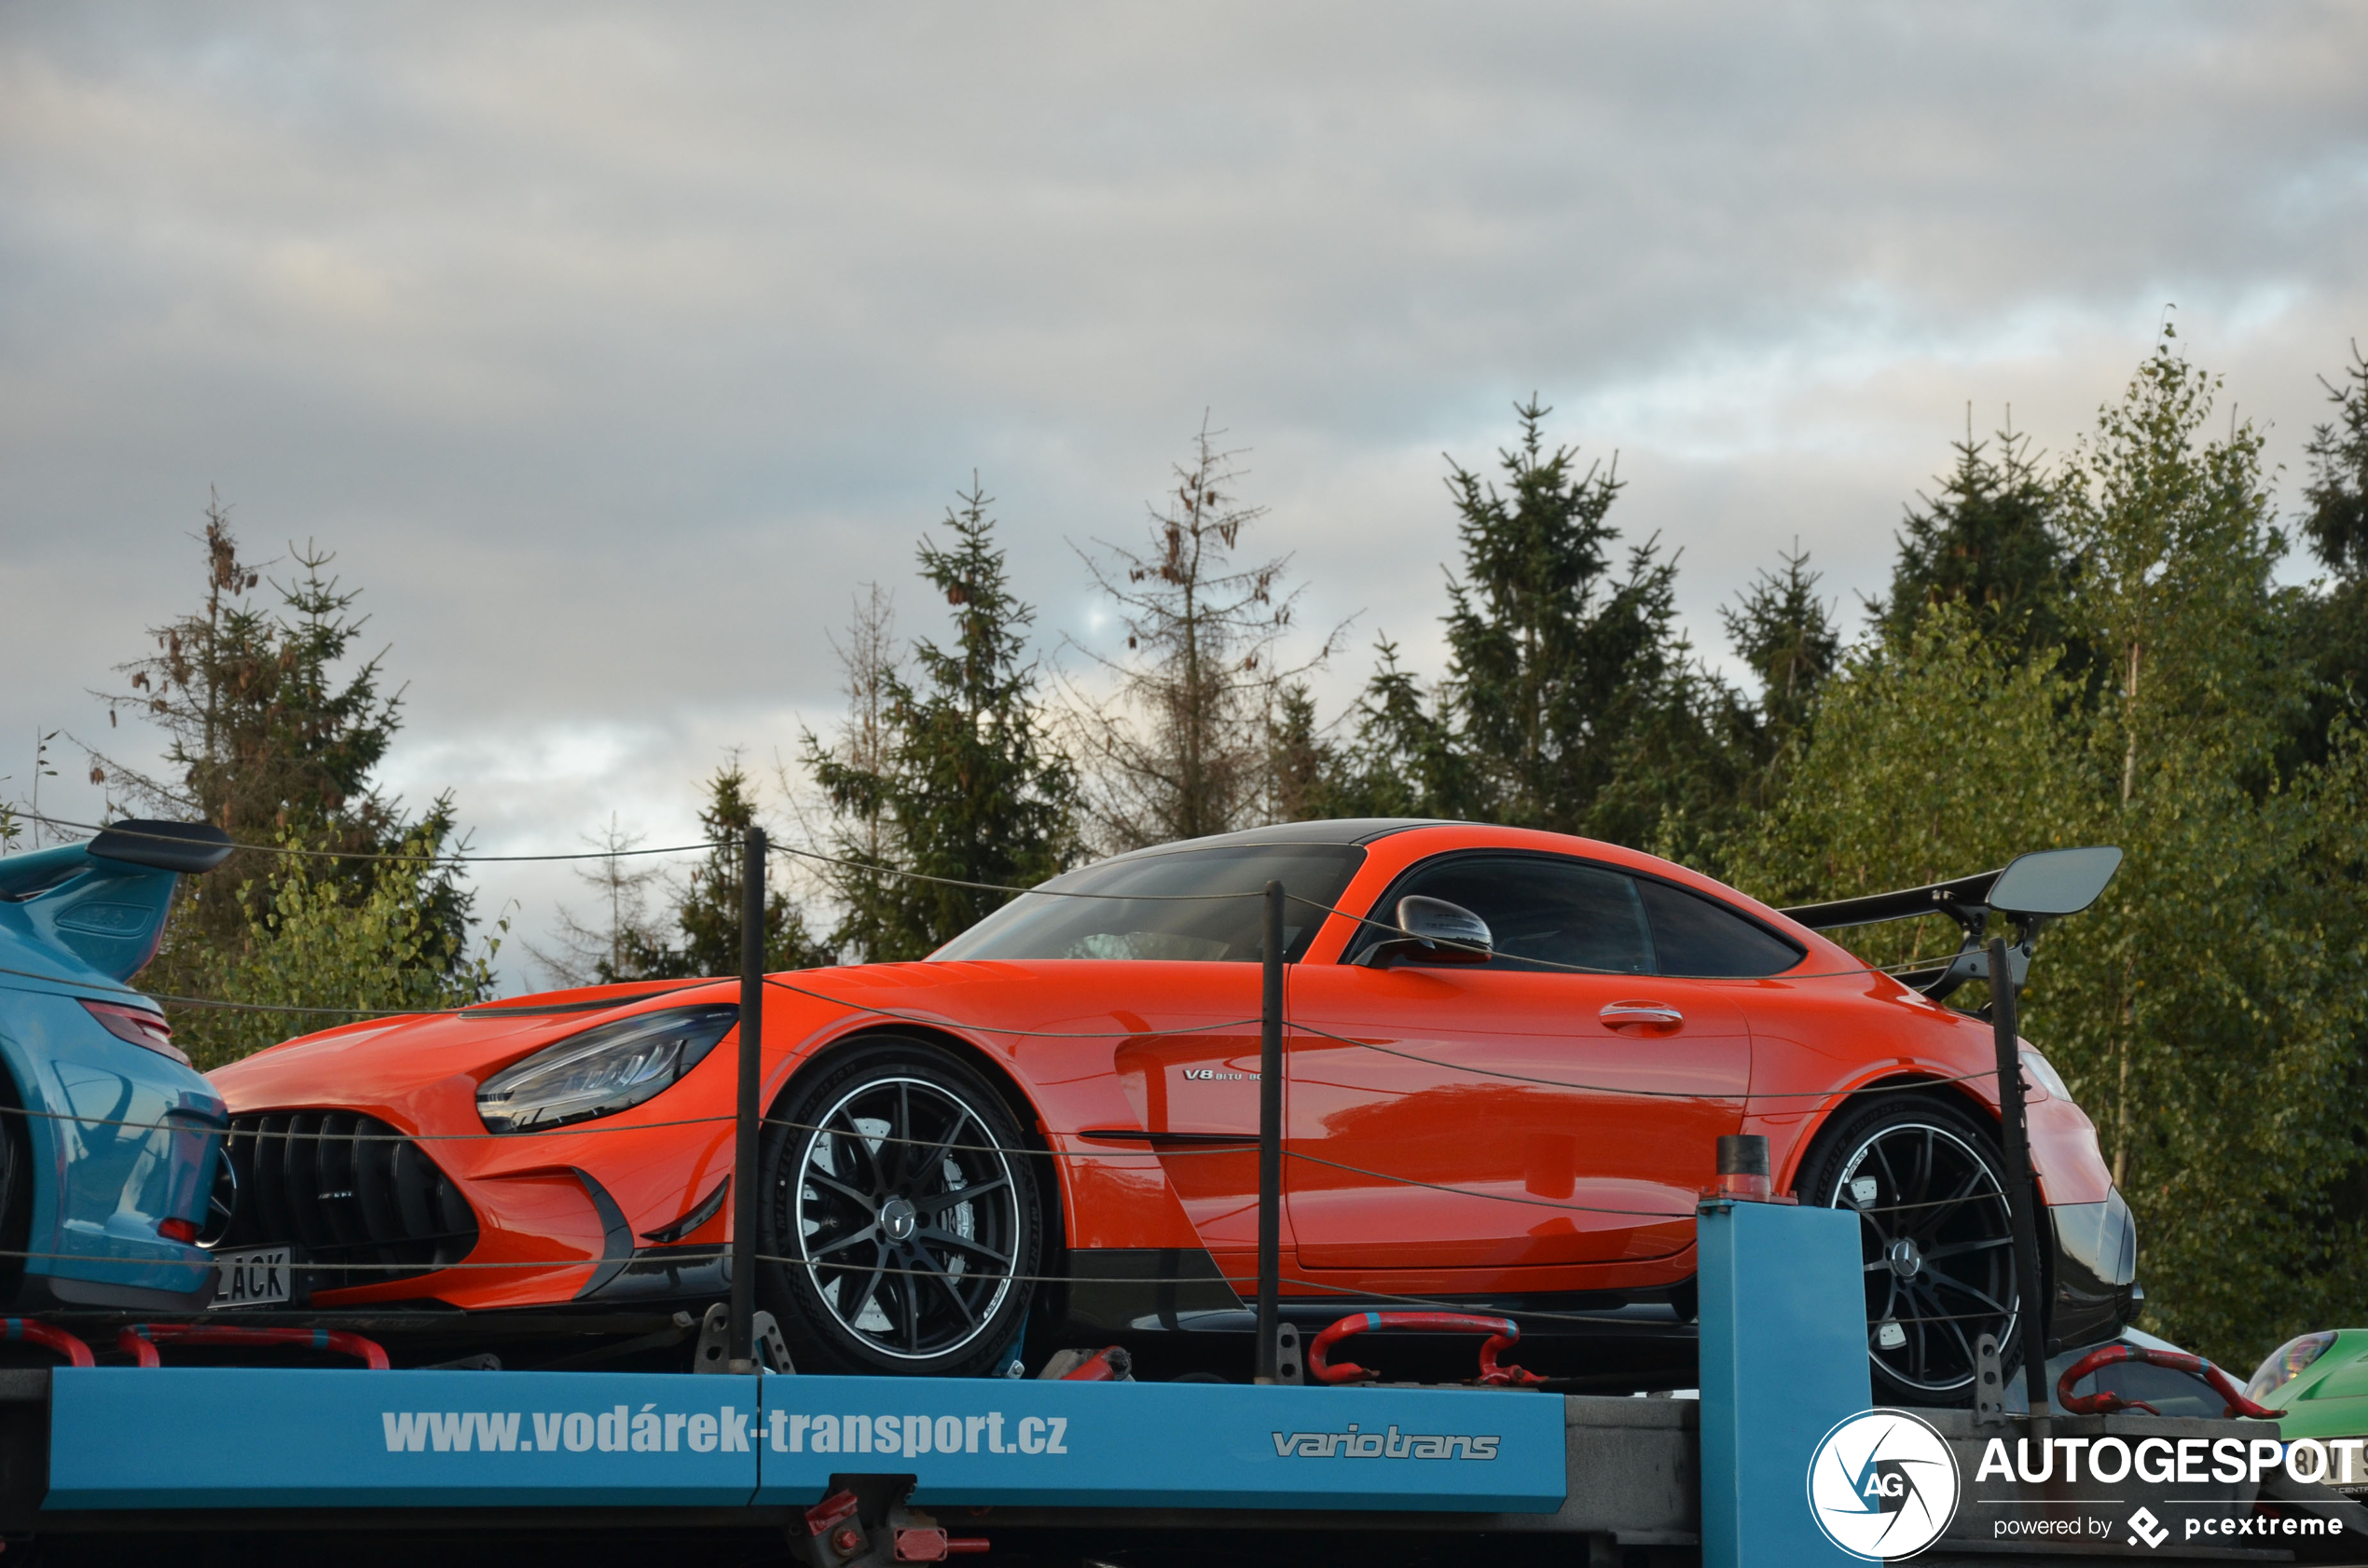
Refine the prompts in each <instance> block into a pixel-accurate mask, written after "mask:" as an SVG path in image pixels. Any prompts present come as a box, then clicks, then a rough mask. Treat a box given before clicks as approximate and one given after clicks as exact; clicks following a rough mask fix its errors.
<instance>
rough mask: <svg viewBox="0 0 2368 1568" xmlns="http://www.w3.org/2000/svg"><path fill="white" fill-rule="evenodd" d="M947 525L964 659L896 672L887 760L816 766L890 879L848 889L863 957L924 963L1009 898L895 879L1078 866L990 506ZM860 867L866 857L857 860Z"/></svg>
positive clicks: (930, 573) (815, 758)
mask: <svg viewBox="0 0 2368 1568" xmlns="http://www.w3.org/2000/svg"><path fill="white" fill-rule="evenodd" d="M960 500H961V502H962V506H961V509H960V510H959V511H954V510H949V511H948V512H947V513H946V518H945V522H946V527H947V528H948V529H949V530H952V532H953V535H954V538H953V543H951V544H950V545H949V546H947V547H945V548H940V547H939V546H938V545H937V544H935V543H932V542H931V541H929V539H927V538H924V539H923V540H922V542H921V548H920V562H921V576H922V578H923V579H924V580H925V581H927V582H928V583H929V585H931V586H933V587H934V588H936V589H937V590H938V591H939V592H940V593H942V594H943V595H944V596H945V601H946V603H947V604H949V605H951V606H953V608H954V612H955V614H954V619H955V637H954V641H953V643H952V644H951V645H950V646H947V647H940V646H939V645H937V644H936V643H933V642H927V641H924V642H918V643H916V644H915V645H914V648H913V657H914V661H915V663H916V665H917V666H918V673H919V681H918V683H916V682H915V681H910V680H908V679H907V678H906V677H905V675H904V674H903V672H902V670H901V669H897V668H888V669H884V670H882V671H880V672H879V675H878V679H879V680H880V681H881V682H882V684H883V689H884V691H885V693H886V702H885V704H884V714H883V718H882V728H883V737H882V741H881V744H880V745H879V747H878V748H877V755H876V758H875V760H870V761H867V760H866V759H864V758H863V757H861V756H860V755H849V754H846V753H844V752H842V753H833V752H830V751H826V750H823V749H822V747H821V746H820V745H819V743H818V742H817V741H816V740H815V738H814V737H813V736H810V735H809V736H806V747H805V750H806V760H807V763H808V765H809V766H810V767H811V768H812V769H813V771H814V777H815V780H816V782H817V783H819V785H820V786H821V788H822V791H823V793H824V795H825V797H826V798H827V799H828V801H829V803H830V805H831V809H832V810H833V813H834V814H835V815H836V816H837V817H838V818H840V819H841V820H842V821H843V822H853V823H856V824H860V825H864V826H865V827H866V828H867V829H869V828H876V829H877V830H878V832H880V835H881V839H880V842H881V843H882V845H883V848H884V851H885V852H883V853H879V854H877V855H876V856H874V857H872V858H870V859H869V860H867V861H866V863H869V864H876V865H878V866H880V867H881V868H882V874H880V875H879V876H878V878H877V879H876V880H872V879H869V878H864V877H862V876H861V875H860V873H859V875H858V876H857V877H856V878H852V879H849V880H847V881H846V882H844V883H843V884H842V896H846V895H847V893H848V892H852V894H853V895H854V896H853V897H852V898H850V899H849V900H848V904H847V915H846V916H845V917H844V919H843V920H842V922H841V924H840V926H839V928H838V929H837V930H835V931H834V932H833V945H834V946H836V947H838V948H840V949H841V950H843V951H849V952H852V953H853V954H855V955H858V956H861V957H863V958H866V959H871V960H874V961H888V960H895V959H902V958H918V957H921V956H924V955H926V954H928V953H929V952H930V951H931V950H933V949H935V948H937V947H939V946H941V945H943V943H944V942H946V941H947V940H949V939H950V938H952V937H953V936H955V935H956V934H957V933H958V932H960V931H962V930H964V929H967V928H969V927H971V926H972V925H974V924H976V923H977V922H978V920H979V919H980V918H981V917H982V916H984V915H986V914H987V913H988V912H990V911H992V910H993V909H995V908H996V907H997V906H998V905H999V904H1001V903H1002V902H1003V901H1004V899H1005V898H1006V896H1007V895H1005V894H1002V893H998V892H994V891H991V890H987V889H983V888H975V887H948V886H945V885H943V884H941V883H929V882H916V881H914V880H912V879H910V878H908V877H897V876H893V875H888V874H886V871H887V868H888V867H891V866H892V867H895V868H897V869H901V870H904V871H909V872H918V873H922V874H923V875H927V876H933V877H944V878H949V879H953V880H957V881H963V882H977V883H988V884H996V885H1001V886H1019V887H1026V886H1028V885H1030V884H1033V883H1037V882H1040V881H1042V880H1044V879H1045V878H1046V877H1049V876H1053V875H1055V874H1057V873H1060V872H1061V871H1062V870H1064V869H1066V868H1067V866H1068V865H1069V864H1070V862H1071V861H1072V860H1073V859H1074V858H1075V856H1076V854H1077V831H1076V816H1077V784H1076V778H1075V775H1074V773H1073V771H1072V769H1071V767H1070V765H1069V763H1068V760H1067V758H1066V757H1065V756H1063V755H1062V753H1061V751H1060V750H1059V748H1058V747H1057V746H1056V745H1055V744H1054V743H1053V741H1052V739H1051V738H1050V737H1049V736H1047V735H1046V734H1045V731H1044V725H1043V722H1042V717H1041V711H1040V707H1039V697H1038V689H1039V678H1038V672H1037V666H1036V664H1035V661H1034V660H1032V659H1029V658H1027V657H1026V628H1027V626H1028V625H1029V623H1030V622H1031V621H1033V620H1034V618H1035V612H1034V611H1032V610H1031V609H1029V607H1028V606H1026V605H1025V604H1023V603H1021V602H1020V601H1019V599H1018V598H1016V597H1015V596H1014V595H1013V594H1012V590H1011V586H1010V582H1009V578H1008V575H1007V573H1006V571H1005V567H1004V553H1003V551H1002V549H1001V548H1000V547H999V546H998V545H997V544H996V543H994V531H995V524H994V521H993V519H991V518H990V517H988V516H987V515H986V507H987V503H988V498H987V496H986V495H985V493H984V491H983V490H981V489H980V488H977V486H976V485H975V484H974V485H973V486H972V488H971V490H970V491H969V492H968V493H967V494H963V495H961V496H960ZM853 858H856V859H859V860H862V859H864V858H863V857H860V856H859V857H853Z"/></svg>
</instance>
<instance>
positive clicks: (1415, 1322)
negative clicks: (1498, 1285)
mask: <svg viewBox="0 0 2368 1568" xmlns="http://www.w3.org/2000/svg"><path fill="white" fill-rule="evenodd" d="M1368 1328H1428V1329H1431V1330H1433V1331H1434V1332H1442V1333H1449V1334H1486V1335H1487V1336H1489V1339H1488V1342H1487V1343H1485V1344H1483V1345H1481V1346H1480V1376H1479V1377H1477V1378H1475V1379H1473V1380H1472V1381H1473V1382H1478V1383H1481V1384H1483V1385H1485V1386H1487V1387H1490V1388H1534V1387H1535V1386H1536V1385H1537V1384H1539V1383H1542V1382H1545V1381H1546V1380H1545V1379H1544V1378H1541V1377H1539V1376H1538V1375H1537V1374H1536V1373H1535V1372H1525V1371H1523V1370H1521V1369H1520V1368H1519V1367H1499V1366H1498V1365H1497V1364H1496V1353H1497V1352H1498V1351H1500V1350H1504V1349H1506V1348H1507V1347H1508V1346H1509V1345H1512V1344H1514V1343H1516V1342H1517V1341H1519V1340H1520V1339H1521V1326H1520V1325H1518V1324H1516V1323H1515V1322H1514V1321H1513V1320H1512V1319H1511V1318H1509V1317H1477V1316H1474V1315H1473V1314H1470V1313H1351V1314H1348V1315H1347V1316H1346V1317H1344V1318H1342V1319H1341V1320H1340V1321H1339V1322H1338V1323H1335V1324H1333V1325H1332V1326H1331V1327H1329V1328H1327V1329H1325V1330H1324V1331H1323V1332H1322V1333H1320V1334H1318V1335H1316V1336H1315V1342H1314V1343H1313V1344H1310V1345H1309V1346H1308V1347H1307V1369H1308V1370H1309V1371H1310V1372H1313V1373H1314V1374H1315V1380H1316V1381H1317V1382H1366V1381H1369V1380H1370V1379H1373V1378H1377V1377H1379V1376H1381V1374H1380V1373H1379V1372H1369V1371H1367V1370H1366V1369H1364V1368H1362V1367H1359V1366H1357V1365H1356V1363H1355V1362H1353V1361H1343V1362H1342V1363H1341V1364H1340V1365H1339V1366H1337V1367H1332V1366H1327V1365H1326V1364H1325V1361H1324V1353H1325V1352H1326V1351H1328V1350H1329V1349H1331V1348H1332V1346H1334V1345H1336V1344H1338V1343H1340V1341H1342V1340H1345V1339H1347V1338H1348V1337H1349V1336H1350V1335H1351V1334H1362V1333H1363V1332H1365V1331H1366V1330H1367V1329H1368Z"/></svg>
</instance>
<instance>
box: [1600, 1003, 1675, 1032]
mask: <svg viewBox="0 0 2368 1568" xmlns="http://www.w3.org/2000/svg"><path fill="white" fill-rule="evenodd" d="M1595 1016H1596V1017H1598V1018H1600V1019H1602V1020H1603V1021H1604V1023H1606V1024H1608V1025H1611V1026H1612V1027H1613V1028H1615V1029H1618V1028H1622V1027H1628V1026H1634V1025H1645V1026H1646V1027H1651V1028H1663V1029H1672V1028H1675V1027H1676V1026H1677V1025H1680V1024H1683V1023H1685V1022H1686V1015H1685V1014H1684V1013H1682V1012H1680V1011H1677V1010H1676V1009H1675V1008H1673V1007H1672V1006H1670V1005H1669V1004H1668V1003H1667V1002H1612V1003H1610V1004H1608V1005H1607V1006H1605V1007H1604V1010H1603V1011H1600V1012H1598V1013H1597V1014H1596V1015H1595Z"/></svg>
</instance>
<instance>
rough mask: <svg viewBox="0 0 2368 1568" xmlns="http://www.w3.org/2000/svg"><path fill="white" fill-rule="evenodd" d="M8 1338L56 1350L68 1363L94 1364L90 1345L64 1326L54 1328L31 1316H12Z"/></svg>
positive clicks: (81, 1365)
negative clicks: (91, 1358)
mask: <svg viewBox="0 0 2368 1568" xmlns="http://www.w3.org/2000/svg"><path fill="white" fill-rule="evenodd" d="M7 1325H8V1332H7V1338H9V1339H11V1340H21V1341H24V1342H25V1343H26V1344H29V1345H39V1346H41V1347H42V1348H43V1349H45V1350H54V1351H56V1352H57V1353H58V1354H59V1355H62V1356H64V1357H65V1358H66V1361H67V1362H68V1364H70V1365H72V1366H76V1367H88V1366H90V1365H92V1364H93V1363H92V1362H91V1360H90V1347H89V1345H86V1344H84V1343H83V1342H82V1341H80V1340H78V1339H76V1338H75V1337H74V1336H73V1335H72V1334H69V1333H67V1332H66V1331H65V1330H64V1329H62V1328H52V1327H49V1326H48V1324H46V1323H42V1322H38V1321H36V1320H35V1319H33V1318H30V1317H12V1318H9V1319H8V1320H7Z"/></svg>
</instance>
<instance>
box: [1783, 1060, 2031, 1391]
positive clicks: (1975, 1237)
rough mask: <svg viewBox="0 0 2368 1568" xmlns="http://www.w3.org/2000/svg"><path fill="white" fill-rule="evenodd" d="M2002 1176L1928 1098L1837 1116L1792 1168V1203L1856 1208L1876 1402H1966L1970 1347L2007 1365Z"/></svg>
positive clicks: (2008, 1253) (2010, 1275)
mask: <svg viewBox="0 0 2368 1568" xmlns="http://www.w3.org/2000/svg"><path fill="white" fill-rule="evenodd" d="M2004 1177H2005V1167H2004V1164H2003V1161H2002V1160H2001V1159H2000V1158H1999V1155H1998V1152H1997V1149H1996V1148H1995V1138H1994V1135H1992V1134H1991V1133H1990V1131H1989V1129H1988V1128H1986V1127H1984V1126H1983V1125H1982V1124H1981V1123H1980V1122H1979V1121H1976V1119H1975V1118H1974V1117H1973V1116H1972V1115H1971V1114H1969V1113H1968V1112H1966V1111H1964V1110H1962V1109H1961V1108H1960V1107H1957V1106H1954V1105H1951V1104H1950V1103H1948V1101H1947V1100H1945V1099H1942V1098H1940V1097H1939V1096H1937V1095H1934V1094H1929V1093H1903V1092H1897V1091H1893V1092H1889V1093H1874V1094H1870V1095H1868V1096H1867V1097H1866V1098H1865V1100H1863V1101H1862V1102H1861V1103H1860V1104H1859V1105H1858V1106H1856V1107H1852V1108H1851V1109H1849V1110H1845V1111H1843V1112H1842V1113H1841V1114H1840V1115H1839V1116H1838V1117H1837V1118H1836V1119H1835V1121H1834V1122H1833V1124H1832V1125H1831V1126H1830V1127H1828V1128H1827V1130H1826V1131H1825V1133H1824V1135H1822V1136H1821V1137H1820V1138H1819V1140H1818V1146H1817V1148H1815V1149H1814V1150H1812V1151H1811V1153H1810V1158H1809V1160H1808V1162H1806V1163H1805V1164H1804V1165H1803V1166H1802V1168H1801V1175H1800V1180H1799V1182H1798V1183H1797V1187H1796V1190H1797V1192H1798V1193H1799V1195H1800V1199H1801V1202H1803V1203H1805V1204H1822V1205H1824V1206H1825V1207H1828V1208H1846V1209H1854V1210H1856V1211H1857V1214H1858V1219H1859V1225H1858V1235H1859V1249H1860V1255H1861V1258H1862V1259H1863V1260H1864V1269H1865V1280H1866V1354H1867V1356H1868V1359H1869V1361H1870V1363H1871V1365H1870V1367H1869V1370H1870V1371H1871V1372H1872V1373H1873V1376H1874V1384H1875V1388H1874V1393H1875V1402H1876V1403H1877V1404H1893V1405H1970V1404H1972V1403H1973V1398H1974V1378H1975V1373H1976V1366H1975V1354H1974V1347H1975V1343H1976V1341H1977V1340H1978V1339H1979V1338H1980V1336H1982V1335H1984V1334H1992V1335H1995V1336H1997V1339H1998V1345H1999V1360H2000V1364H2001V1365H2002V1366H2007V1367H2011V1366H2013V1365H2014V1363H2015V1356H2016V1354H2017V1348H2018V1347H2017V1338H2016V1336H2017V1327H2018V1325H2019V1322H2020V1316H2021V1297H2020V1294H2019V1293H2018V1291H2017V1285H2016V1280H2015V1236H2014V1230H2013V1227H2012V1225H2011V1224H2010V1223H2009V1221H2008V1215H2007V1207H2006V1189H2005V1179H2004Z"/></svg>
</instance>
